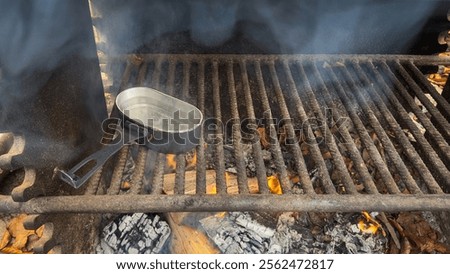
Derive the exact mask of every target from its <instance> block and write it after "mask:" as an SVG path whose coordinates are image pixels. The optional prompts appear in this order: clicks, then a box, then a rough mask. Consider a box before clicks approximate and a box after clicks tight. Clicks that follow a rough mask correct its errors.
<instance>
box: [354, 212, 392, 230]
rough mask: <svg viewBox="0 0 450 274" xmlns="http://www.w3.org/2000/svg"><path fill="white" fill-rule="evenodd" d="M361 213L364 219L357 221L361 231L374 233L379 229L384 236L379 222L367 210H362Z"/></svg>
mask: <svg viewBox="0 0 450 274" xmlns="http://www.w3.org/2000/svg"><path fill="white" fill-rule="evenodd" d="M362 215H363V217H364V220H360V221H359V222H358V228H359V230H361V232H363V233H370V234H376V233H377V232H378V231H381V233H382V234H383V236H386V232H385V231H384V230H383V227H382V226H381V224H380V223H379V222H378V221H377V220H375V219H374V218H373V217H372V216H371V215H370V214H369V213H368V212H367V211H363V212H362Z"/></svg>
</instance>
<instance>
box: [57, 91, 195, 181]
mask: <svg viewBox="0 0 450 274" xmlns="http://www.w3.org/2000/svg"><path fill="white" fill-rule="evenodd" d="M115 104H116V105H115V106H116V108H117V110H118V112H119V113H120V115H121V118H120V119H121V129H119V134H118V137H116V138H115V139H114V140H113V141H112V142H111V143H112V144H110V145H107V146H105V147H103V148H102V149H100V150H99V151H97V152H95V153H93V154H91V155H89V156H88V157H86V158H85V159H83V160H82V161H81V162H79V163H78V164H77V165H76V166H74V167H73V168H72V169H70V170H69V171H64V170H58V173H59V176H60V178H61V179H62V180H63V181H65V182H67V183H68V184H70V185H71V186H73V187H75V188H79V187H80V186H82V185H83V184H84V183H85V182H86V181H87V180H88V179H89V178H90V177H91V176H92V175H93V174H94V173H95V171H97V170H98V169H99V168H100V167H101V166H102V165H103V164H105V162H106V161H107V160H108V159H109V158H110V157H111V156H112V155H114V154H115V153H116V152H117V151H119V150H120V149H121V148H122V147H123V146H124V145H127V144H131V143H135V142H138V143H139V144H143V145H146V146H147V147H148V148H149V149H151V150H154V151H157V152H160V153H173V154H179V153H184V152H187V151H189V150H191V149H193V148H194V147H195V146H196V145H198V143H199V140H200V137H201V136H200V129H201V125H202V123H203V114H202V113H201V111H200V110H199V109H198V108H196V107H195V106H193V105H191V104H188V103H186V102H184V101H181V100H179V99H177V98H174V97H172V96H169V95H167V94H164V93H162V92H159V91H157V90H155V89H152V88H147V87H133V88H130V89H126V90H124V91H122V92H121V93H119V94H118V95H117V97H116V102H115ZM91 166H92V167H91ZM80 171H82V173H83V175H77V174H76V173H77V172H78V173H79V172H80Z"/></svg>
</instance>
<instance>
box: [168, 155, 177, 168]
mask: <svg viewBox="0 0 450 274" xmlns="http://www.w3.org/2000/svg"><path fill="white" fill-rule="evenodd" d="M175 158H176V155H175V154H167V156H166V163H167V166H168V167H169V168H171V169H175V168H176V167H177V161H176V159H175Z"/></svg>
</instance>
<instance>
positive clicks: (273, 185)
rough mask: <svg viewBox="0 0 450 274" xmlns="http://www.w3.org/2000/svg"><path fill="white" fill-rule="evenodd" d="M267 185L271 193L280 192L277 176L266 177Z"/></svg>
mask: <svg viewBox="0 0 450 274" xmlns="http://www.w3.org/2000/svg"><path fill="white" fill-rule="evenodd" d="M267 185H268V186H269V190H270V192H272V193H273V194H282V193H283V192H282V190H281V185H280V181H278V178H277V177H276V176H273V175H271V176H269V177H267Z"/></svg>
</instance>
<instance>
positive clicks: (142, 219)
mask: <svg viewBox="0 0 450 274" xmlns="http://www.w3.org/2000/svg"><path fill="white" fill-rule="evenodd" d="M170 233H171V230H170V227H169V225H168V224H167V222H165V221H163V220H161V219H160V216H159V215H157V214H144V213H135V214H132V215H122V216H121V217H119V218H116V219H115V220H114V221H112V222H110V223H109V224H108V225H106V226H105V228H104V229H103V231H102V235H101V239H100V244H99V245H98V246H97V253H104V254H111V253H114V254H157V253H160V252H161V250H162V249H163V247H164V245H165V243H166V242H167V239H168V238H169V236H170Z"/></svg>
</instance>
